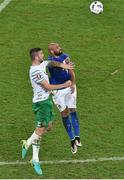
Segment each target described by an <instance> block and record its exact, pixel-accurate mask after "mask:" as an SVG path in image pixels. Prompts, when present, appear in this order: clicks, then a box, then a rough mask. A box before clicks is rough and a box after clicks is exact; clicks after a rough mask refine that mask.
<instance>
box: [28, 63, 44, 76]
mask: <svg viewBox="0 0 124 180" xmlns="http://www.w3.org/2000/svg"><path fill="white" fill-rule="evenodd" d="M40 71H41V68H40V65H39V66H31V67H30V70H29V72H30V75H33V74H37V73H39V72H40Z"/></svg>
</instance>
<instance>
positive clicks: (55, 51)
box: [53, 44, 62, 56]
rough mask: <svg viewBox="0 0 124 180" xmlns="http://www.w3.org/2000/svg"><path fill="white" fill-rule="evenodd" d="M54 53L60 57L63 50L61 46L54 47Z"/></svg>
mask: <svg viewBox="0 0 124 180" xmlns="http://www.w3.org/2000/svg"><path fill="white" fill-rule="evenodd" d="M53 53H54V55H56V56H59V55H61V54H62V48H61V47H60V46H59V44H56V45H54V47H53Z"/></svg>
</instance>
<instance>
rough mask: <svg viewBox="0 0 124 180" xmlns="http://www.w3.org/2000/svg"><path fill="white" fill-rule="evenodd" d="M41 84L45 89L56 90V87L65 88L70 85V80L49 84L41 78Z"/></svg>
mask: <svg viewBox="0 0 124 180" xmlns="http://www.w3.org/2000/svg"><path fill="white" fill-rule="evenodd" d="M41 86H42V87H43V88H44V89H46V90H47V91H51V90H56V89H61V88H66V87H70V86H71V81H70V80H69V81H66V82H65V83H63V84H57V85H55V84H49V83H48V82H47V81H46V80H43V81H42V82H41Z"/></svg>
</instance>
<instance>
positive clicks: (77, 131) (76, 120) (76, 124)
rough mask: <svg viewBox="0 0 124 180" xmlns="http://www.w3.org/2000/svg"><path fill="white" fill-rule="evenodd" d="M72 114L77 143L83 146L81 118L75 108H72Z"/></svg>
mask: <svg viewBox="0 0 124 180" xmlns="http://www.w3.org/2000/svg"><path fill="white" fill-rule="evenodd" d="M70 116H71V120H72V126H73V129H74V133H75V143H76V145H77V146H82V144H81V140H80V126H79V118H78V114H77V111H76V109H75V108H70Z"/></svg>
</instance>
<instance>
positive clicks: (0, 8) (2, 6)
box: [0, 0, 12, 12]
mask: <svg viewBox="0 0 124 180" xmlns="http://www.w3.org/2000/svg"><path fill="white" fill-rule="evenodd" d="M11 1H12V0H4V1H3V2H2V3H1V4H0V12H1V11H2V10H3V9H4V8H5V7H6V6H7V5H8V4H9V3H10V2H11Z"/></svg>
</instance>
